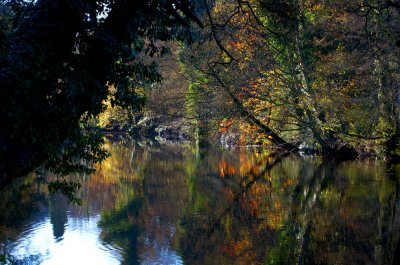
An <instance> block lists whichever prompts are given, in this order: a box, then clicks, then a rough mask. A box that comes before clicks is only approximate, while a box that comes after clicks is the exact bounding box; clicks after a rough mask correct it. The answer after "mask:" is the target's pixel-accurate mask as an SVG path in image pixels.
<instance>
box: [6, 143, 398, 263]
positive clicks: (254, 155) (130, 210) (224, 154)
mask: <svg viewBox="0 0 400 265" xmlns="http://www.w3.org/2000/svg"><path fill="white" fill-rule="evenodd" d="M107 147H108V148H109V150H110V152H111V154H112V156H111V157H110V158H109V159H107V160H106V161H105V162H104V163H102V164H101V165H99V166H98V167H97V171H96V173H95V174H93V175H90V176H83V177H82V176H81V177H77V176H71V177H70V178H71V179H75V180H78V181H80V182H81V183H82V184H83V187H82V189H81V190H80V191H79V194H78V195H79V197H80V198H81V199H82V200H83V205H82V206H77V205H73V204H71V203H69V202H68V200H67V199H66V198H65V197H64V196H62V195H60V194H49V193H48V191H47V189H46V186H43V185H40V184H38V183H37V182H36V181H35V178H34V176H30V177H27V178H24V179H20V180H18V181H16V182H15V183H13V185H10V186H9V187H7V188H6V189H4V190H2V191H1V192H0V196H1V197H0V198H1V200H0V258H1V259H0V260H4V259H6V260H7V261H6V263H8V264H55V265H58V264H74V265H78V264H96V265H97V264H391V263H392V262H396V261H394V259H396V258H398V257H396V256H395V249H396V246H397V244H398V240H399V232H400V230H399V228H400V226H399V224H400V215H399V207H400V201H399V190H400V185H399V179H400V178H399V177H400V166H399V165H389V164H386V163H385V162H383V161H376V160H363V161H355V162H342V163H339V162H335V161H329V162H326V161H325V162H324V161H322V160H321V159H320V158H317V157H300V156H296V155H291V156H286V157H282V156H280V155H279V154H278V155H277V154H274V153H271V152H270V151H268V150H253V149H234V150H221V149H209V150H202V151H201V152H200V151H199V150H196V148H194V147H192V146H190V145H166V146H161V147H160V146H158V147H151V146H144V147H140V146H138V145H137V144H133V143H130V142H126V141H119V142H110V143H108V145H107ZM49 178H50V179H51V178H53V177H52V176H49ZM0 264H1V262H0Z"/></svg>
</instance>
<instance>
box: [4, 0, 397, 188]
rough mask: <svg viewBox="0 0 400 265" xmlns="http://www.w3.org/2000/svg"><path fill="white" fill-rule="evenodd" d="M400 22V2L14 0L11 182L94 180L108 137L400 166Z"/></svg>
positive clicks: (8, 25) (9, 81) (8, 18)
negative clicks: (28, 178) (80, 176)
mask: <svg viewBox="0 0 400 265" xmlns="http://www.w3.org/2000/svg"><path fill="white" fill-rule="evenodd" d="M399 25H400V5H399V4H398V2H397V1H378V0H370V1H366V2H365V1H363V2H362V3H361V2H359V1H350V2H349V1H344V0H339V1H333V2H332V1H322V0H310V1H299V0H278V1H276V0H274V1H273V0H251V1H238V0H231V1H222V0H210V1H191V0H154V1H148V0H140V1H125V0H115V1H109V0H99V1H84V0H72V1H66V0H54V1H47V0H38V1H19V0H0V117H1V120H0V187H4V186H5V185H6V184H7V183H10V182H11V181H12V180H13V179H14V178H16V177H21V176H24V175H26V174H27V173H29V172H31V171H32V170H34V169H37V168H42V169H43V170H48V171H50V172H53V173H55V174H58V175H60V176H61V177H64V176H67V175H68V174H70V173H91V172H93V170H94V169H93V165H94V164H96V163H98V162H100V161H102V160H104V159H105V158H106V157H107V156H108V153H107V151H106V150H105V149H104V148H103V144H104V139H103V138H102V131H104V130H112V131H115V130H121V131H129V132H130V134H132V135H134V136H140V137H154V138H155V137H160V138H166V139H168V138H171V139H178V140H184V139H189V140H191V141H192V142H194V143H195V144H196V145H197V146H199V148H203V147H207V146H209V145H215V144H221V145H223V146H224V145H225V146H237V145H242V146H246V145H259V146H272V147H274V148H278V149H282V150H284V151H286V152H301V151H303V152H306V153H318V154H320V155H322V156H323V157H326V158H328V159H331V158H338V159H341V160H345V159H354V158H356V157H368V156H371V157H378V158H385V159H390V160H391V161H394V162H396V161H399V159H400V85H399V84H400V40H399V35H398V32H399ZM163 135H164V136H165V137H162V136H163Z"/></svg>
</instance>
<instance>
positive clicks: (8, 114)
mask: <svg viewBox="0 0 400 265" xmlns="http://www.w3.org/2000/svg"><path fill="white" fill-rule="evenodd" d="M0 3H1V7H0V8H1V9H0V27H1V30H0V40H1V41H0V117H1V122H0V148H1V149H0V172H1V173H0V174H1V175H0V186H3V185H4V184H5V183H7V182H9V181H10V180H11V179H12V178H13V177H16V176H22V175H24V174H27V173H28V172H29V171H31V170H32V169H33V168H35V167H36V166H38V165H40V164H43V163H44V165H45V167H46V168H47V169H51V170H52V171H54V172H56V173H59V174H67V173H69V172H72V171H80V172H88V171H90V170H89V168H88V167H87V165H82V164H81V163H82V161H81V159H86V160H90V161H92V162H97V161H100V160H101V159H103V158H104V157H105V156H106V155H107V153H106V152H105V151H104V150H102V149H101V143H102V140H101V137H100V136H99V134H98V133H96V132H95V131H94V130H93V129H92V128H91V127H90V126H89V125H88V122H87V121H88V119H89V118H90V117H94V116H96V115H98V114H99V113H100V112H101V111H102V110H103V108H104V105H103V101H104V100H106V99H111V102H112V104H115V105H121V106H125V107H128V108H131V109H133V110H134V109H138V108H140V107H141V106H142V104H143V102H144V100H145V99H144V95H142V94H140V93H138V88H139V87H141V86H143V84H144V83H145V82H156V81H159V80H160V75H159V74H158V73H157V71H156V66H155V65H154V64H146V63H145V62H144V60H143V59H142V58H143V54H146V55H148V56H155V55H158V54H161V53H163V52H164V48H163V47H162V46H161V45H160V44H159V42H160V41H166V40H169V39H177V38H178V39H190V37H191V30H190V27H189V24H190V23H191V22H192V21H194V22H196V23H197V24H198V25H200V26H201V22H200V21H199V20H198V19H197V16H196V12H199V11H200V9H201V7H200V6H198V5H197V6H196V5H195V1H189V0H135V1H128V0H99V1H93V0H38V1H21V0H15V1H14V0H11V1H4V0H3V1H1V2H0ZM110 87H113V88H114V89H113V90H110ZM82 132H83V133H82Z"/></svg>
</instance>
